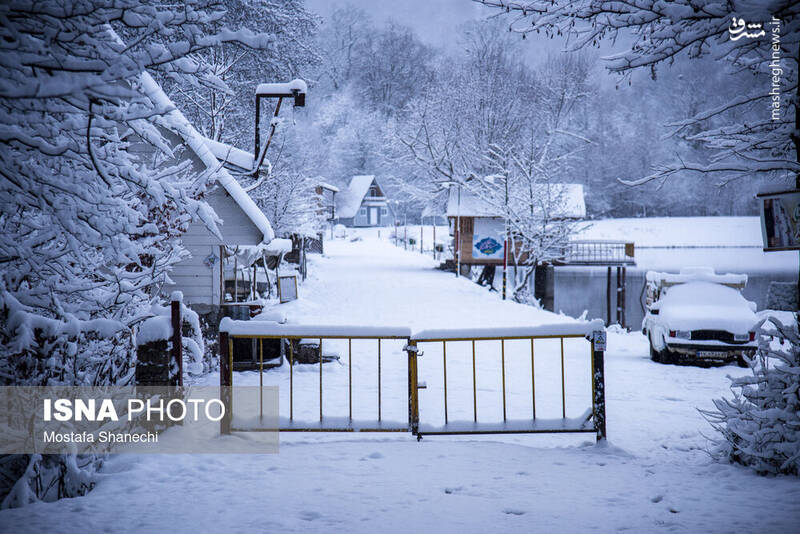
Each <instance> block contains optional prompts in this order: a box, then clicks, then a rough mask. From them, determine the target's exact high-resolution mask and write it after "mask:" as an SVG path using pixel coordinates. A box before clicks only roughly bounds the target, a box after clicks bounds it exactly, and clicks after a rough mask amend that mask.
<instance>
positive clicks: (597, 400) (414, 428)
mask: <svg viewBox="0 0 800 534" xmlns="http://www.w3.org/2000/svg"><path fill="white" fill-rule="evenodd" d="M237 338H245V339H255V340H263V339H281V340H288V342H289V343H288V358H289V417H288V418H281V419H280V420H279V421H280V422H279V428H278V429H277V430H280V431H307V432H308V431H346V432H353V431H362V432H364V431H410V432H412V433H413V434H415V435H417V436H418V437H419V438H421V437H422V436H423V435H436V434H493V433H545V432H546V433H552V432H594V433H596V435H597V439H598V440H600V439H604V438H605V437H606V425H605V392H604V389H605V380H604V371H603V369H604V364H603V355H604V351H605V331H604V329H603V323H602V321H600V320H596V321H590V322H572V323H558V324H551V325H538V326H527V327H511V328H503V327H500V328H470V329H430V330H422V331H418V332H412V331H411V329H410V328H407V327H396V326H351V325H287V324H280V323H274V322H266V321H234V320H231V319H230V318H225V319H223V320H222V322H221V323H220V344H219V346H220V386H222V387H223V390H225V389H227V390H230V387H231V386H233V360H234V354H233V351H234V349H233V339H237ZM567 339H585V340H587V341H588V342H589V346H590V349H591V350H590V357H589V358H588V359H583V361H584V362H585V363H586V362H588V363H589V365H590V370H591V379H590V380H589V382H590V383H591V407H589V408H588V409H587V410H586V411H585V412H584V413H583V414H581V415H580V416H578V417H570V418H568V417H567V410H566V387H565V373H564V352H565V349H564V341H565V340H567ZM300 340H306V341H308V340H313V341H315V350H316V351H317V352H316V355H317V356H316V358H315V359H314V360H313V361H314V363H317V362H319V385H318V390H319V391H318V392H319V418H318V420H315V421H308V420H305V421H298V420H296V419H295V417H294V397H295V384H294V382H295V378H294V366H295V365H296V364H297V361H296V353H295V351H296V350H297V349H296V347H297V344H296V343H299V342H300ZM325 340H347V364H346V365H347V373H348V375H347V391H348V395H347V399H348V404H349V408H348V415H347V416H343V415H338V414H337V415H334V416H331V415H325V414H324V413H323V384H324V381H323V361H324V354H323V342H324V341H325ZM353 340H376V341H377V343H376V346H375V349H376V355H377V419H376V420H371V419H370V420H355V419H354V418H353V377H352V369H353V367H352V360H353V351H352V349H353ZM383 340H404V341H405V346H404V347H403V350H404V351H405V352H406V355H407V358H408V362H407V364H408V367H407V369H406V371H405V372H407V376H408V383H407V386H408V392H407V393H408V420H407V421H403V422H399V421H387V420H385V419H384V418H383V417H382V410H381V402H382V385H381V384H382V379H381V350H382V349H381V347H382V344H381V342H382V341H383ZM526 340H530V362H531V368H530V369H531V376H530V388H531V408H532V411H531V413H532V418H530V419H526V420H512V419H510V418H507V403H506V350H507V342H508V343H511V342H516V343H519V341H526ZM537 340H551V341H552V342H560V356H561V357H560V362H561V370H560V377H561V418H557V419H542V418H539V419H537V415H536V383H537V381H536V375H535V371H534V369H535V368H534V357H535V356H534V355H535V342H536V341H537ZM492 341H497V342H498V344H499V349H500V373H501V377H502V384H501V387H502V399H503V404H502V406H503V408H502V410H503V411H502V413H503V419H502V422H499V421H496V422H479V421H478V401H477V399H478V395H477V390H478V388H477V373H476V342H480V343H482V344H484V345H485V344H486V343H485V342H492ZM316 342H318V344H316ZM463 342H468V343H471V348H472V351H471V355H472V407H473V420H472V421H450V419H449V416H448V389H447V388H448V379H447V370H448V361H447V349H448V347H452V345H453V344H457V343H462V344H463ZM576 343H577V342H576ZM432 345H433V346H435V347H439V346H441V350H442V371H443V373H442V378H443V380H442V386H443V388H442V389H443V396H444V398H443V400H444V424H443V425H434V424H420V390H422V389H427V386H426V383H425V382H423V381H420V374H421V373H420V368H419V359H420V358H421V357H422V355H423V353H422V351H421V350H420V348H421V347H422V346H426V347H427V346H432ZM484 345H482V346H484ZM259 352H260V359H261V361H262V362H263V349H261V350H260V351H259ZM456 356H458V355H456ZM451 357H452V356H451ZM396 361H397V360H396V358H394V359H393V360H392V362H394V363H395V364H396ZM451 362H452V360H451ZM260 371H261V373H260V379H259V383H260V384H261V385H262V386H263V366H262V367H261V369H260ZM395 378H396V377H395ZM393 383H396V381H395V382H393ZM546 385H547V384H546ZM312 387H313V386H312ZM587 395H588V393H587ZM227 402H231V399H230V398H228V399H227ZM305 408H306V409H307V408H308V406H306V407H305ZM226 413H227V414H228V417H226V418H225V419H223V421H222V422H221V431H222V432H223V433H229V432H231V431H240V430H241V431H243V430H256V429H250V428H236V427H235V425H232V420H233V419H232V418H233V410H232V409H229V410H226ZM262 430H264V429H262ZM270 430H275V429H270Z"/></svg>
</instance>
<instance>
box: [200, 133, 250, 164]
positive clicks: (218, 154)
mask: <svg viewBox="0 0 800 534" xmlns="http://www.w3.org/2000/svg"><path fill="white" fill-rule="evenodd" d="M204 139H205V142H206V144H207V145H208V148H210V149H211V153H212V154H214V157H215V158H217V159H218V160H220V161H222V162H225V163H230V164H231V165H235V166H236V167H239V168H240V169H242V170H245V171H252V170H253V160H254V158H253V154H251V153H250V152H247V151H245V150H242V149H240V148H236V147H235V146H232V145H228V144H226V143H221V142H219V141H214V140H213V139H209V138H208V137H206V138H204Z"/></svg>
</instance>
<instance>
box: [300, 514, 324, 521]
mask: <svg viewBox="0 0 800 534" xmlns="http://www.w3.org/2000/svg"><path fill="white" fill-rule="evenodd" d="M320 517H322V514H320V513H319V512H300V519H302V520H303V521H314V520H315V519H319V518H320Z"/></svg>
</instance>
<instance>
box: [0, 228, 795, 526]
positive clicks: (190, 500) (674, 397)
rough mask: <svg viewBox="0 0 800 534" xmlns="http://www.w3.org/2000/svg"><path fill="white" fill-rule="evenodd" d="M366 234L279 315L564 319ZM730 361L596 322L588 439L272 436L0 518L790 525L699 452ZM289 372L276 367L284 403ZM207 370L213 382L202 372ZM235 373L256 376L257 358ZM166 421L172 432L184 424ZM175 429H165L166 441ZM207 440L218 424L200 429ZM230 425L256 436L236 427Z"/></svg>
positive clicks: (514, 407) (431, 367) (486, 355)
mask: <svg viewBox="0 0 800 534" xmlns="http://www.w3.org/2000/svg"><path fill="white" fill-rule="evenodd" d="M362 235H363V236H364V238H363V240H362V241H356V242H350V241H334V242H328V243H326V257H318V256H314V257H312V258H313V259H312V264H311V275H310V277H309V279H308V281H307V282H306V283H305V284H304V285H303V286H301V288H300V300H298V301H295V302H292V303H288V304H284V305H282V307H281V309H282V311H284V312H285V313H286V314H287V316H288V317H289V319H290V320H291V321H294V322H303V323H326V324H353V325H365V324H369V325H403V326H408V327H411V328H412V329H414V330H419V329H422V328H434V327H435V328H454V327H478V326H518V325H531V324H540V323H552V322H559V321H571V320H572V319H570V318H568V317H565V316H559V315H554V314H551V313H548V312H544V311H540V310H536V309H533V308H531V307H524V306H520V305H517V304H513V303H511V302H503V301H501V300H500V299H499V297H498V296H497V294H496V293H488V292H487V291H486V289H484V288H480V287H478V286H477V285H475V284H474V283H472V282H469V281H467V280H465V279H463V278H460V279H457V278H455V276H454V275H453V274H452V273H444V272H441V271H437V270H435V269H434V265H435V263H434V261H433V260H432V258H430V257H429V256H422V255H420V254H419V253H418V252H410V251H404V250H402V249H398V248H395V247H394V246H393V245H391V244H390V243H388V242H387V240H386V236H383V235H382V236H381V237H382V239H381V240H378V239H377V238H376V235H373V233H371V232H364V233H363V234H362ZM325 343H326V346H325V352H329V351H333V352H336V353H338V354H339V356H340V358H341V360H340V363H329V364H325V365H324V368H323V374H324V384H325V386H324V387H325V389H324V392H325V398H324V401H323V402H324V410H325V414H326V416H336V415H344V416H346V415H347V391H348V390H347V380H348V367H347V360H348V354H347V346H346V342H338V343H337V342H333V341H331V342H325ZM384 343H385V344H384V346H383V351H382V366H381V371H382V375H381V376H382V401H383V402H382V414H383V418H384V419H386V420H402V419H403V418H404V417H405V413H406V412H405V410H406V405H405V402H406V400H405V393H406V391H405V390H406V375H405V372H406V371H405V361H404V358H405V353H403V352H402V351H401V349H402V346H401V345H402V344H401V343H399V342H390V341H386V342H384ZM525 343H526V342H513V343H512V342H509V343H508V344H507V347H506V361H505V364H506V380H507V383H506V391H507V394H508V410H509V418H524V417H528V416H529V415H528V414H529V413H530V409H531V405H530V399H531V390H530V371H531V369H530V348H529V345H526V344H525ZM375 345H376V344H375V342H374V341H364V342H354V344H353V362H352V373H353V384H354V416H355V417H356V418H361V419H365V418H370V417H375V409H376V404H377V380H376V378H377V363H376V349H377V347H376V346H375ZM565 349H566V355H565V356H566V358H565V361H566V369H565V374H566V377H567V388H566V395H565V397H566V410H567V416H568V417H569V416H571V415H576V414H579V413H581V412H582V411H583V410H584V409H585V408H586V407H588V405H589V395H588V388H589V380H588V360H587V357H588V350H587V347H586V344H585V343H584V342H583V341H581V340H575V341H569V342H568V343H566V344H565ZM423 350H425V355H424V356H423V357H422V358H421V362H420V379H421V380H425V381H426V382H427V384H428V389H427V390H423V391H422V392H421V393H420V395H421V397H420V405H421V406H420V409H421V412H422V415H421V416H422V419H423V422H426V421H427V422H429V423H431V424H436V423H437V422H441V418H442V415H443V413H442V412H443V400H442V397H443V395H442V389H441V381H442V378H443V377H442V363H443V362H442V351H441V347H439V346H424V347H423ZM470 358H471V352H470V349H469V347H468V346H463V344H462V345H458V344H453V346H452V347H451V346H450V345H448V348H447V362H448V367H447V377H448V395H449V404H448V409H449V412H450V418H451V420H453V419H471V417H472V409H473V405H472V383H471V380H472V374H471V373H472V369H471V360H470ZM477 360H478V364H477V367H478V388H477V389H478V394H477V395H478V397H477V404H478V412H479V418H480V419H481V420H485V421H492V420H498V418H501V417H502V413H501V411H500V410H501V409H502V394H501V386H500V384H501V376H500V363H499V347H498V346H497V343H493V342H482V343H479V346H478V358H477ZM535 371H536V381H537V382H536V403H537V416H538V417H540V418H541V417H547V418H552V417H560V413H561V385H560V358H559V348H558V346H557V343H553V342H546V341H541V342H539V341H537V346H536V363H535ZM318 372H319V368H318V366H313V365H310V366H296V367H295V372H294V388H295V399H294V410H295V412H294V415H295V418H298V419H308V420H313V419H314V418H318V409H319V405H318V389H317V387H318V383H319V382H318V380H319V375H318ZM746 372H747V371H746V370H742V369H739V368H736V367H733V366H728V367H722V368H711V369H701V368H694V367H677V366H664V365H659V364H655V363H653V362H651V361H650V360H649V358H648V347H647V342H646V340H645V338H644V337H643V336H641V334H639V333H624V332H610V333H609V346H608V352H607V358H606V386H607V402H608V408H607V416H608V435H609V440H608V443H607V444H605V445H601V446H597V445H595V444H594V436H593V435H592V434H575V435H558V436H556V435H538V436H532V435H517V436H504V437H501V436H481V437H457V436H450V437H426V438H425V439H423V440H422V441H421V442H419V443H418V442H417V441H416V440H415V439H414V438H413V437H412V436H410V435H408V434H405V433H399V434H294V435H292V434H283V435H281V449H280V453H279V454H274V455H238V454H232V455H191V456H189V455H185V456H182V455H147V456H133V455H120V456H116V457H113V458H111V459H110V460H109V461H108V462H107V463H106V465H105V467H104V469H103V474H102V478H101V479H100V481H99V483H98V485H97V487H96V488H95V489H94V490H93V491H92V492H91V493H90V494H89V495H88V496H86V497H83V498H77V499H66V500H62V501H59V502H56V503H50V504H35V505H32V506H28V507H26V508H23V509H15V510H5V511H2V512H0V530H2V531H4V532H43V531H53V532H68V531H73V530H74V528H73V526H77V525H80V529H81V530H83V531H101V532H102V531H109V532H111V531H113V532H130V531H144V530H150V531H161V530H165V529H169V530H170V531H172V532H202V531H208V530H212V529H213V530H215V531H232V532H250V531H258V532H261V531H268V530H272V531H278V532H283V531H330V530H334V529H336V530H340V531H345V532H374V531H377V530H381V531H385V532H399V531H409V530H411V531H413V530H422V529H425V530H431V531H437V532H497V531H506V530H511V531H532V530H536V531H543V532H573V531H578V530H593V531H598V532H611V531H620V530H629V531H633V532H653V531H674V532H748V531H749V532H790V531H796V529H797V525H798V524H800V523H799V522H800V484H799V483H798V481H797V479H793V478H765V477H759V476H756V475H755V474H753V473H752V472H751V471H749V470H747V469H744V468H741V467H738V466H732V465H724V464H718V463H715V462H713V461H712V460H711V459H710V457H709V456H708V454H707V453H706V452H705V449H706V448H707V447H708V441H707V439H706V437H705V436H704V434H705V435H713V430H712V429H711V428H710V427H709V425H708V424H707V423H706V422H705V421H704V420H703V418H702V417H701V416H700V414H699V413H698V411H697V408H710V407H711V399H712V398H715V397H720V396H724V395H730V391H729V389H728V380H727V378H726V375H727V374H731V375H741V374H743V373H746ZM288 378H289V370H288V366H285V365H284V366H283V367H282V368H279V369H276V370H274V371H270V372H269V373H266V375H265V383H266V384H269V385H279V386H280V393H281V412H282V413H284V414H285V413H287V411H288ZM208 382H209V383H217V382H218V377H217V376H209V377H208ZM234 382H235V384H239V385H244V384H250V385H253V384H258V375H257V373H253V372H244V373H237V375H236V376H235V378H234ZM186 431H187V430H186V429H181V428H175V429H171V430H170V431H168V433H173V434H174V433H180V432H186ZM171 437H173V438H175V437H177V436H171ZM212 439H216V438H212ZM239 439H257V437H253V436H251V435H249V434H246V435H242V436H241V438H239Z"/></svg>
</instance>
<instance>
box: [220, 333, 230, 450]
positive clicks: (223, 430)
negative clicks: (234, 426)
mask: <svg viewBox="0 0 800 534" xmlns="http://www.w3.org/2000/svg"><path fill="white" fill-rule="evenodd" d="M232 343H233V340H232V339H230V338H229V337H228V333H227V332H220V333H219V396H220V400H221V401H222V405H223V406H224V408H225V414H224V415H223V417H222V419H220V421H219V432H220V434H230V433H231V406H232V403H231V394H232V391H231V383H230V382H231V380H230V379H231V361H230V351H231V348H232V346H231V345H232ZM229 346H230V348H229Z"/></svg>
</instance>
